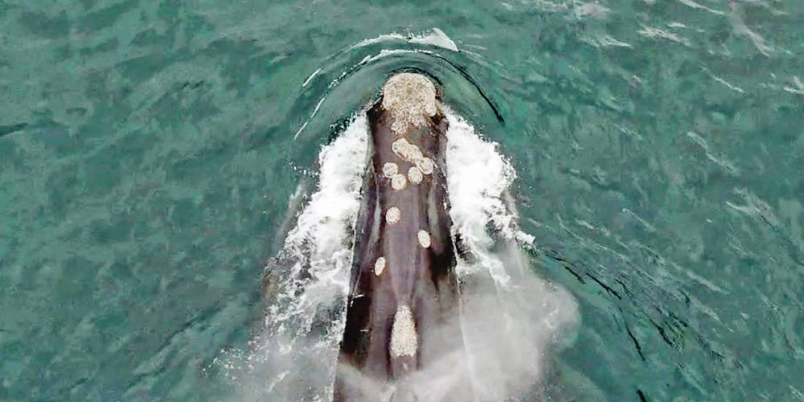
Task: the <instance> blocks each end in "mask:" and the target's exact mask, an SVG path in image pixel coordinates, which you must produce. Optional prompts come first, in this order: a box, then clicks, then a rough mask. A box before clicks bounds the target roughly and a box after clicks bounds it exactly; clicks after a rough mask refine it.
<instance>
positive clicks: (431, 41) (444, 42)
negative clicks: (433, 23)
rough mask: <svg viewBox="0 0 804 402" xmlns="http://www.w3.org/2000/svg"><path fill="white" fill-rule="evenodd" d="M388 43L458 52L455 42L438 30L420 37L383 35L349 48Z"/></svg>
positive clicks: (395, 34)
mask: <svg viewBox="0 0 804 402" xmlns="http://www.w3.org/2000/svg"><path fill="white" fill-rule="evenodd" d="M390 41H407V42H410V43H418V44H425V45H432V46H438V47H441V48H444V49H448V50H452V51H453V52H457V51H458V46H457V45H456V44H455V42H454V41H453V40H452V39H450V37H449V36H447V34H445V33H444V31H442V30H440V29H438V28H433V29H432V30H431V31H429V32H426V33H424V34H421V35H409V36H405V35H402V34H398V33H391V34H384V35H380V36H378V37H376V38H371V39H364V40H362V41H360V42H358V43H357V44H356V45H354V46H352V47H351V48H352V49H354V48H358V47H364V46H368V45H373V44H375V43H382V42H390Z"/></svg>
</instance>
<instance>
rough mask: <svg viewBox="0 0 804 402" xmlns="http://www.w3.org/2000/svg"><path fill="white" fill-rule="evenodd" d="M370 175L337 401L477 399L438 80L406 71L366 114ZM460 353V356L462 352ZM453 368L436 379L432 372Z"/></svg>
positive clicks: (364, 193) (364, 191) (366, 180)
mask: <svg viewBox="0 0 804 402" xmlns="http://www.w3.org/2000/svg"><path fill="white" fill-rule="evenodd" d="M367 116H368V121H369V129H370V138H369V157H370V162H369V163H368V166H367V172H366V174H365V176H364V183H363V188H362V203H361V208H360V212H359V215H358V220H357V226H356V227H355V230H356V236H355V237H356V239H357V242H356V244H355V254H354V260H353V261H354V262H353V267H352V275H351V286H350V292H349V298H348V304H347V312H346V326H345V330H344V333H343V339H342V341H341V345H340V352H339V357H338V366H337V370H336V380H335V386H334V398H333V400H334V401H350V402H351V401H382V400H388V401H395V402H405V401H443V400H469V399H472V396H471V389H470V388H469V389H467V387H465V386H461V384H462V383H463V385H466V383H465V382H464V381H462V379H464V378H465V376H466V373H464V372H462V370H464V369H463V367H464V366H465V365H463V364H460V362H459V361H456V360H455V358H454V356H456V355H462V354H461V353H459V351H461V350H463V348H464V344H463V338H462V336H461V331H460V325H458V323H457V317H458V316H459V314H458V310H459V298H458V286H457V281H456V276H455V272H454V270H455V266H456V261H457V260H456V255H455V247H454V245H453V241H452V238H451V235H450V229H451V222H450V216H449V198H448V196H447V182H446V160H445V156H446V145H447V144H446V142H447V138H446V135H445V134H446V132H447V126H448V123H447V119H446V118H445V117H444V114H443V112H442V109H441V104H440V99H439V98H438V95H437V91H436V88H435V86H434V84H433V83H432V82H431V81H430V80H429V79H428V78H427V77H425V76H423V75H419V74H412V73H401V74H397V75H394V76H392V77H391V78H390V79H388V81H387V82H386V83H385V85H384V86H383V90H382V98H381V99H380V100H379V101H378V102H376V103H375V104H374V105H373V107H372V108H371V109H370V110H369V111H368V113H367ZM456 352H457V353H456ZM432 370H438V371H439V372H444V371H447V372H450V373H451V374H450V375H449V376H447V378H444V379H442V380H440V381H439V382H440V383H439V384H432V383H428V378H427V377H428V372H430V371H432Z"/></svg>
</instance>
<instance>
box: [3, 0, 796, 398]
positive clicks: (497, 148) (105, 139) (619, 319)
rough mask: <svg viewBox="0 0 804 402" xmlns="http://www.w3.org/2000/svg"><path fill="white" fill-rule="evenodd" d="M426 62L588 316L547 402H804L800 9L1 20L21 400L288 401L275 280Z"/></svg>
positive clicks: (9, 250)
mask: <svg viewBox="0 0 804 402" xmlns="http://www.w3.org/2000/svg"><path fill="white" fill-rule="evenodd" d="M400 69H417V70H418V71H425V72H428V73H429V74H431V75H432V76H434V77H436V78H438V79H439V80H440V83H441V85H442V87H443V89H444V98H445V102H446V103H447V104H448V105H449V106H450V108H451V109H452V110H453V111H454V113H455V115H457V116H461V117H462V118H463V119H465V120H466V122H467V123H468V124H471V126H473V127H474V130H475V131H476V135H477V136H478V138H482V139H483V141H486V143H487V144H496V145H494V148H493V149H494V152H495V155H499V156H500V157H501V158H503V159H502V160H504V161H506V163H507V164H509V165H510V167H512V168H513V171H515V178H514V175H508V176H506V177H507V178H510V179H511V180H512V181H511V183H508V184H510V187H509V188H507V191H508V192H509V193H510V194H511V196H512V197H513V200H514V203H515V205H516V215H517V217H518V230H521V231H522V233H524V234H527V236H532V243H531V244H532V245H531V246H530V247H525V248H524V249H523V250H525V252H526V253H527V254H526V255H527V259H528V262H529V266H530V267H531V269H532V271H533V273H534V274H535V275H537V276H538V277H539V278H541V280H543V281H546V282H545V283H549V284H550V286H551V287H552V288H553V289H562V291H563V292H566V293H567V294H568V295H570V296H571V299H572V300H571V302H572V303H575V305H576V307H575V308H576V309H577V312H576V314H575V315H574V321H575V323H574V325H572V326H571V328H568V329H567V330H565V331H562V332H557V333H556V334H555V336H553V339H551V341H550V343H549V344H550V345H552V346H551V347H550V348H549V351H545V353H544V356H543V357H542V359H543V361H542V366H543V368H542V375H543V381H542V385H541V396H540V398H543V399H545V400H553V401H570V400H577V401H804V380H802V379H804V205H803V203H804V2H802V1H799V0H619V1H615V0H599V1H589V2H582V1H578V0H552V1H548V0H511V1H506V2H495V1H485V2H484V1H474V2H472V1H441V2H438V1H410V2H391V1H378V0H371V1H363V2H358V1H353V0H344V1H325V0H313V1H249V0H244V1H233V2H222V1H208V0H207V1H205V0H200V1H195V2H180V1H173V0H166V1H137V0H134V1H107V0H101V1H96V0H79V1H67V0H60V1H32V0H28V1H19V0H17V1H9V0H0V100H2V101H1V102H0V106H2V108H0V401H9V402H11V401H138V402H139V401H236V400H257V399H259V397H260V395H265V392H264V391H265V389H264V387H265V386H267V385H266V384H268V383H270V382H271V381H274V382H275V381H276V380H278V379H279V380H281V378H279V377H281V376H282V375H281V373H280V375H279V377H277V376H274V377H271V378H268V377H266V378H264V380H265V383H261V382H259V381H257V382H255V380H254V379H255V378H257V379H259V376H255V375H254V369H253V367H250V366H251V365H252V364H253V363H254V359H253V357H254V354H255V353H257V352H255V350H256V351H259V350H260V347H259V346H255V341H254V339H257V338H259V336H258V335H259V334H260V333H261V331H262V330H261V328H263V327H264V322H265V320H266V318H265V315H266V311H267V310H266V302H265V300H264V298H263V297H261V287H262V285H263V283H262V277H263V272H264V270H265V267H266V266H269V267H270V266H272V264H275V261H276V258H277V256H279V255H281V254H282V251H283V250H287V244H288V243H287V242H286V238H287V236H288V235H289V233H291V234H292V233H294V232H293V230H294V228H296V229H298V228H299V226H297V225H298V222H297V220H298V219H300V216H303V214H302V215H300V213H299V211H301V210H304V208H305V205H306V204H308V203H309V202H310V200H311V199H313V198H311V197H310V195H311V194H314V193H315V192H316V189H317V188H318V189H319V190H321V189H322V187H321V186H322V184H323V183H324V180H323V178H324V176H325V175H324V173H325V172H324V171H322V170H321V165H322V163H321V161H322V159H321V158H320V157H319V155H320V153H321V152H322V149H326V148H325V146H327V144H333V143H335V142H337V141H338V139H339V138H345V137H343V133H344V131H348V130H346V128H347V127H350V124H352V125H354V119H355V116H356V114H358V113H359V111H360V110H361V108H362V107H363V106H365V105H366V104H367V103H369V102H371V101H373V100H374V99H376V97H377V95H378V91H379V88H380V86H381V85H382V83H383V81H384V80H385V78H386V77H387V76H388V75H389V74H391V73H392V72H394V71H398V70H400ZM330 149H331V148H330ZM335 176H336V177H338V175H335ZM478 176H483V174H482V172H481V174H480V175H478ZM508 184H507V185H508ZM343 234H344V233H340V235H343ZM541 290H543V289H534V291H541ZM567 303H570V302H569V301H568V302H567ZM527 307H528V306H521V308H522V309H527ZM263 332H264V331H263ZM255 334H257V335H255ZM263 335H264V333H263ZM278 348H279V349H281V345H279V346H278ZM548 352H549V353H548ZM290 367H291V369H292V368H293V367H294V366H293V364H291V365H290ZM257 371H259V370H257ZM311 375H312V374H311ZM244 377H250V378H249V380H245V381H244V380H243V378H244ZM298 387H302V388H303V387H305V384H304V383H299V384H298ZM523 400H528V399H523Z"/></svg>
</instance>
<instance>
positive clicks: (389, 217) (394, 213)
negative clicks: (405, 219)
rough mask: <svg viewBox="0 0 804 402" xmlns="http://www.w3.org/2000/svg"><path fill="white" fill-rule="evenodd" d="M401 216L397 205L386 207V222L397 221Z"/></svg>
mask: <svg viewBox="0 0 804 402" xmlns="http://www.w3.org/2000/svg"><path fill="white" fill-rule="evenodd" d="M401 218H402V211H400V210H399V208H397V207H391V208H388V212H386V213H385V221H386V222H388V223H397V222H399V220H400V219H401Z"/></svg>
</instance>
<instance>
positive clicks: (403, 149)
mask: <svg viewBox="0 0 804 402" xmlns="http://www.w3.org/2000/svg"><path fill="white" fill-rule="evenodd" d="M391 150H392V151H394V153H395V154H396V155H397V156H399V157H400V158H402V159H403V160H405V161H406V162H410V163H412V164H414V165H415V166H416V168H418V169H419V171H420V172H421V173H423V174H427V175H429V174H433V170H434V169H435V162H433V160H432V159H430V158H428V157H426V156H424V154H422V151H421V149H419V147H418V146H416V144H411V143H410V142H408V140H407V139H405V138H400V139H398V140H396V141H394V142H393V144H391Z"/></svg>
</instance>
